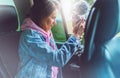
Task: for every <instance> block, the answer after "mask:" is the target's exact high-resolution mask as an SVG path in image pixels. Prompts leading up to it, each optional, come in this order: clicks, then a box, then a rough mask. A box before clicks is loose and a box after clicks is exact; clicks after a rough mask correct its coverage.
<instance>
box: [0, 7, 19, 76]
mask: <svg viewBox="0 0 120 78" xmlns="http://www.w3.org/2000/svg"><path fill="white" fill-rule="evenodd" d="M17 27H18V17H17V13H16V9H15V7H13V6H9V5H0V78H14V75H15V74H16V72H17V67H18V62H19V58H18V43H19V37H20V32H17V31H16V30H17Z"/></svg>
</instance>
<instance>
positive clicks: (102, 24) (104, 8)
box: [94, 0, 119, 43]
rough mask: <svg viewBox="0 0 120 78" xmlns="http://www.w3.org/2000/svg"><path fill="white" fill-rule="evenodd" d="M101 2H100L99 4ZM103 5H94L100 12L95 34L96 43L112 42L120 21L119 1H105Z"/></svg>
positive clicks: (102, 2)
mask: <svg viewBox="0 0 120 78" xmlns="http://www.w3.org/2000/svg"><path fill="white" fill-rule="evenodd" d="M99 1H100V0H98V3H99ZM100 2H101V5H99V4H96V5H94V6H95V8H96V9H97V10H98V11H99V12H100V13H99V19H98V23H97V29H96V34H95V42H97V43H102V42H105V41H108V40H110V39H111V38H113V37H114V36H115V34H116V33H117V28H118V21H119V18H118V17H119V12H118V11H119V10H118V9H119V6H118V1H117V0H109V1H108V0H106V1H105V0H103V1H100Z"/></svg>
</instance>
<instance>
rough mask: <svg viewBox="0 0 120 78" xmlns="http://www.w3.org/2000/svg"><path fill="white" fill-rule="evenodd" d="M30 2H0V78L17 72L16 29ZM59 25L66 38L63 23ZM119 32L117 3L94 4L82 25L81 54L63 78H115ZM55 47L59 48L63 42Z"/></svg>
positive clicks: (11, 77) (119, 70)
mask: <svg viewBox="0 0 120 78" xmlns="http://www.w3.org/2000/svg"><path fill="white" fill-rule="evenodd" d="M31 1H32V0H30V1H29V0H14V1H13V0H0V78H14V76H15V74H16V72H17V67H18V65H19V55H18V43H19V37H20V34H21V31H20V30H19V27H20V25H21V23H22V21H23V19H24V18H25V14H27V12H28V11H29V8H30V6H31ZM8 2H9V4H8ZM62 16H64V15H62ZM63 18H64V17H63ZM62 23H63V24H62V25H63V26H64V27H63V28H64V30H65V31H64V33H65V36H66V35H67V36H66V38H68V33H67V30H66V27H65V25H66V24H65V23H66V22H65V20H64V19H63V22H62ZM53 30H55V29H53ZM119 32H120V0H96V1H95V3H94V5H93V6H92V7H91V9H90V12H89V15H88V18H87V22H86V28H85V35H84V39H85V44H84V52H83V54H82V55H80V56H79V55H74V56H73V58H72V59H71V60H70V61H69V62H68V64H67V65H65V66H64V67H63V78H119V77H120V74H119V73H120V68H119V66H120V61H119V59H120V49H119V46H120V36H118V35H117V34H118V33H119ZM116 35H117V36H116ZM56 43H57V46H58V48H59V47H60V46H61V45H62V43H63V42H58V41H57V42H56Z"/></svg>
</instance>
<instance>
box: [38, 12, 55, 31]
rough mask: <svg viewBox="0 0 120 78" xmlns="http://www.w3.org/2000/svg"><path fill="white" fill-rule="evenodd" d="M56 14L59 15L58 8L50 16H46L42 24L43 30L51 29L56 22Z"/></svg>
mask: <svg viewBox="0 0 120 78" xmlns="http://www.w3.org/2000/svg"><path fill="white" fill-rule="evenodd" d="M56 16H57V10H55V11H53V12H52V13H51V14H50V15H49V16H48V17H46V18H44V19H43V20H42V21H41V22H40V25H41V26H42V28H43V30H45V31H46V32H48V31H50V30H51V28H52V27H53V25H55V24H56Z"/></svg>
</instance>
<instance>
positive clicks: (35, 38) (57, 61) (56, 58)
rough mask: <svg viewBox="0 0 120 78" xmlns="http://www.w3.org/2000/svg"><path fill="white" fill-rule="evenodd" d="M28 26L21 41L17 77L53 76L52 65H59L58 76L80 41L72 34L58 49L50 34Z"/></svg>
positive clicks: (41, 77)
mask: <svg viewBox="0 0 120 78" xmlns="http://www.w3.org/2000/svg"><path fill="white" fill-rule="evenodd" d="M29 25H32V24H28V26H26V28H25V29H24V30H23V31H22V34H21V37H20V42H19V57H20V63H19V68H18V73H17V75H16V76H15V78H52V67H53V66H55V67H58V76H59V77H57V78H60V77H62V76H61V75H60V72H59V70H60V67H62V66H64V65H65V64H66V63H67V62H68V61H69V60H70V58H71V57H72V56H73V55H74V53H75V52H76V51H77V50H78V48H77V47H78V46H79V45H80V42H79V41H78V40H77V39H76V37H74V36H71V37H70V38H69V39H68V40H67V41H66V42H65V43H64V44H63V45H62V46H61V48H60V49H57V47H56V45H55V41H54V39H53V37H52V36H50V38H49V41H50V43H49V44H48V43H47V38H46V37H45V36H44V35H43V33H41V32H39V31H38V30H37V29H34V27H29Z"/></svg>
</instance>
